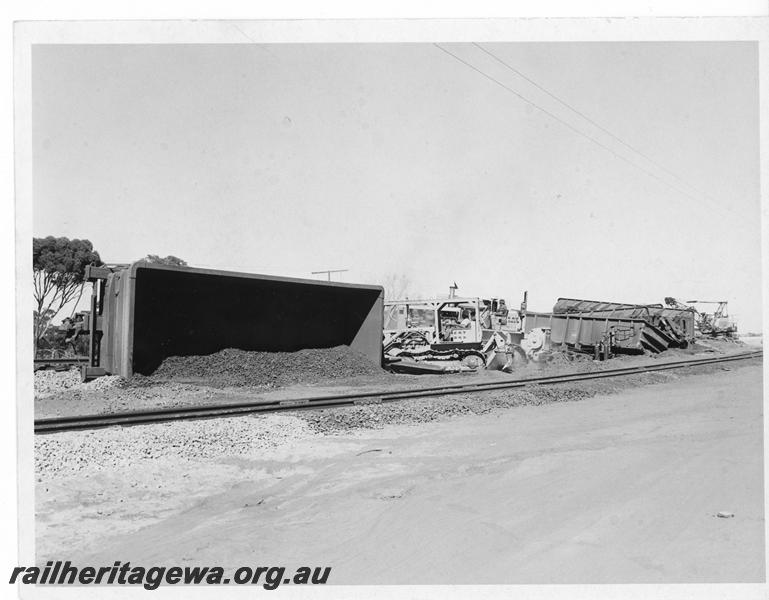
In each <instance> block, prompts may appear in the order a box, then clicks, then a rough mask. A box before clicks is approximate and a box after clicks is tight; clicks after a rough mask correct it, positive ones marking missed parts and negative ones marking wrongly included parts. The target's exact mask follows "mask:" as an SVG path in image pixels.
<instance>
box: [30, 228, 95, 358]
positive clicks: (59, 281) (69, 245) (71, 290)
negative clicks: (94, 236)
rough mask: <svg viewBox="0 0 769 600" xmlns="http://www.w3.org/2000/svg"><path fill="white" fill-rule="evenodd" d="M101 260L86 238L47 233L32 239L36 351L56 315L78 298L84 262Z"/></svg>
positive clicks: (81, 292) (83, 272) (81, 289)
mask: <svg viewBox="0 0 769 600" xmlns="http://www.w3.org/2000/svg"><path fill="white" fill-rule="evenodd" d="M102 264H103V263H102V261H101V259H100V258H99V253H98V252H96V251H95V250H94V249H93V244H91V242H90V241H88V240H78V239H73V240H70V239H69V238H66V237H59V238H57V237H53V236H50V235H49V236H48V237H45V238H34V239H33V240H32V270H33V273H34V285H35V290H34V298H35V306H36V309H35V311H34V335H35V351H37V349H38V346H39V344H40V340H41V339H42V338H43V336H44V335H45V333H46V331H47V330H48V328H49V327H50V325H51V322H52V321H53V319H54V318H55V317H56V315H57V314H59V312H60V311H61V310H62V309H63V308H64V306H66V305H67V304H68V303H69V302H71V301H72V300H75V299H77V300H80V297H81V296H82V295H83V288H84V287H85V268H86V266H88V265H96V266H99V265H102Z"/></svg>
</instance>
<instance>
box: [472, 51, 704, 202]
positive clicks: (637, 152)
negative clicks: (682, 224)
mask: <svg viewBox="0 0 769 600" xmlns="http://www.w3.org/2000/svg"><path fill="white" fill-rule="evenodd" d="M473 46H475V47H476V48H478V49H479V50H481V51H483V52H485V53H486V54H488V55H489V56H491V58H493V59H494V60H496V61H497V62H498V63H500V64H501V65H503V66H504V67H506V68H507V69H509V70H510V71H512V72H513V73H515V74H516V75H518V76H519V77H521V78H523V79H525V80H526V81H528V82H529V83H530V84H531V85H533V86H534V87H536V88H537V89H538V90H541V91H543V92H544V93H545V94H547V95H548V96H550V97H551V98H552V99H553V100H555V101H556V102H558V103H559V104H561V105H563V106H565V107H566V108H568V109H569V110H570V111H572V112H573V113H575V114H577V115H579V116H580V117H582V118H583V119H585V121H587V122H588V123H590V124H591V125H593V126H594V127H596V128H598V129H600V130H601V131H603V132H604V133H605V134H606V135H608V136H609V137H611V138H612V139H614V140H616V141H618V142H619V143H620V144H622V145H623V146H625V148H628V149H629V150H631V151H633V152H635V153H636V154H637V155H638V156H640V157H641V158H644V159H645V160H647V161H649V162H650V163H651V164H653V165H654V166H655V167H657V168H658V169H660V170H661V171H664V172H665V173H667V174H668V175H670V176H671V177H674V178H675V179H677V180H678V181H680V182H681V183H683V184H684V185H686V186H687V187H689V188H690V189H691V190H693V191H695V192H697V193H698V194H700V195H701V196H707V194H705V192H703V191H702V190H699V189H697V188H696V187H695V186H693V185H692V184H691V183H689V182H688V181H686V180H685V179H684V178H683V177H680V176H679V175H677V174H676V173H674V172H673V171H671V170H670V169H668V168H667V167H665V166H664V165H662V164H660V163H659V162H657V161H656V160H654V159H653V158H651V157H649V156H647V155H646V154H644V153H643V152H641V151H640V150H638V148H635V147H634V146H631V145H630V144H628V143H627V142H626V141H625V140H623V139H622V138H621V137H619V136H618V135H616V134H614V133H612V132H611V131H609V130H608V129H606V127H604V126H603V125H601V124H600V123H596V121H594V120H593V119H591V118H590V117H589V116H587V115H586V114H585V113H583V112H582V111H580V110H578V109H576V108H574V107H573V106H572V105H571V104H569V103H568V102H566V101H565V100H563V99H562V98H559V97H558V96H556V95H555V94H554V93H552V92H551V91H550V90H548V89H546V88H544V87H543V86H541V85H540V84H539V83H537V82H536V81H534V80H533V79H531V78H530V77H527V76H526V75H525V74H523V73H521V72H520V71H519V70H518V69H516V68H515V67H513V66H512V65H510V64H509V63H508V62H506V61H504V60H502V59H501V58H499V57H498V56H497V55H496V54H494V53H493V52H491V51H490V50H487V49H486V48H484V47H483V46H481V45H480V44H477V43H476V42H473ZM708 197H709V196H708ZM710 199H711V200H713V201H714V202H716V200H715V198H710Z"/></svg>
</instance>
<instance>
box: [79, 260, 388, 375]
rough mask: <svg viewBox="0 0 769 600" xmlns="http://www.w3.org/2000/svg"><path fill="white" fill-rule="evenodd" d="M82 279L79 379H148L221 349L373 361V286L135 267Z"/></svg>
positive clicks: (378, 342) (378, 356)
mask: <svg viewBox="0 0 769 600" xmlns="http://www.w3.org/2000/svg"><path fill="white" fill-rule="evenodd" d="M86 276H87V278H88V279H89V280H90V281H92V282H93V283H94V285H93V294H92V298H91V312H90V315H89V325H88V329H89V331H90V340H91V341H90V351H89V361H88V365H87V366H84V367H83V377H84V378H86V379H90V378H93V377H96V376H99V375H105V374H113V375H122V376H123V377H130V376H131V375H132V374H134V373H141V374H150V373H152V372H153V371H154V370H155V369H156V368H157V367H158V366H159V365H160V363H161V362H162V361H163V359H165V358H166V357H169V356H185V355H202V354H212V353H214V352H218V351H219V350H223V349H225V348H239V349H241V350H257V351H267V352H294V351H296V350H302V349H306V348H331V347H334V346H348V347H349V348H351V349H352V350H354V351H357V352H359V353H361V354H362V355H364V356H366V357H367V358H368V359H369V360H371V361H372V362H373V363H375V364H377V365H381V362H382V315H383V296H384V294H383V290H382V288H381V287H379V286H369V285H357V284H346V283H336V282H325V281H317V280H310V279H293V278H287V277H274V276H268V275H256V274H251V273H236V272H230V271H217V270H210V269H198V268H191V267H175V266H166V265H154V264H149V263H144V262H137V263H134V264H132V265H130V266H126V267H121V268H103V267H98V268H94V267H90V268H89V269H88V271H87V273H86Z"/></svg>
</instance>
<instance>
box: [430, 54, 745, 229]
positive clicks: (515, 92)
mask: <svg viewBox="0 0 769 600" xmlns="http://www.w3.org/2000/svg"><path fill="white" fill-rule="evenodd" d="M433 46H435V47H436V48H438V49H439V50H441V51H442V52H444V53H446V54H448V55H449V56H451V57H452V58H453V59H455V60H456V61H458V62H460V63H462V64H463V65H465V66H466V67H469V68H470V69H472V70H473V71H475V72H476V73H478V74H479V75H482V76H483V77H485V78H486V79H488V80H490V81H492V82H494V83H496V84H497V85H498V86H500V87H501V88H504V89H505V90H507V91H508V92H510V93H511V94H513V95H515V96H517V97H518V98H520V99H521V100H523V101H524V102H525V103H526V104H528V105H530V106H533V107H534V108H536V109H537V110H539V111H541V112H543V113H545V114H546V115H548V116H549V117H551V118H552V119H555V120H556V121H558V122H559V123H561V124H562V125H564V126H565V127H568V128H569V129H571V130H572V131H573V132H574V133H576V134H578V135H580V136H582V137H584V138H586V139H588V140H590V141H591V142H593V143H594V144H596V145H597V146H600V147H601V148H603V149H604V150H606V151H607V152H610V153H611V154H613V155H614V156H616V157H617V158H619V159H620V160H622V161H624V162H626V163H627V164H629V165H631V166H633V167H635V168H636V169H638V170H639V171H642V172H644V173H646V174H647V175H648V176H649V177H651V178H653V179H656V180H657V181H659V182H660V183H662V184H664V185H666V186H668V187H669V188H671V189H673V190H675V191H677V192H678V193H679V194H682V195H683V196H686V197H687V198H689V199H690V200H694V201H695V202H699V201H701V200H702V198H697V197H695V196H692V195H691V194H690V193H689V192H687V191H686V190H682V189H681V188H680V187H678V186H675V185H673V184H672V183H671V182H669V181H667V180H666V179H663V178H661V177H660V176H658V175H657V174H656V173H653V172H652V171H649V170H648V169H645V168H644V167H642V166H641V165H639V164H638V163H635V162H633V161H632V160H630V159H629V158H627V157H626V156H623V155H622V154H619V153H618V152H617V151H616V150H614V149H612V148H610V147H609V146H607V145H605V144H603V143H602V142H600V141H599V140H597V139H596V138H594V137H593V136H591V135H589V134H587V133H585V132H584V131H582V130H581V129H578V128H577V127H575V126H574V125H572V124H571V123H569V122H568V121H565V120H563V119H562V118H560V117H559V116H557V115H556V114H554V113H552V112H550V111H549V110H547V109H546V108H543V107H541V106H540V105H539V104H537V103H536V102H534V101H533V100H529V99H528V98H527V97H526V96H524V95H523V94H521V93H519V92H517V91H516V90H514V89H513V88H511V87H510V86H507V85H505V84H504V83H502V82H501V81H499V79H496V78H495V77H493V76H491V75H489V74H488V73H486V72H485V71H482V70H481V69H479V68H478V67H476V66H475V65H473V64H471V63H469V62H467V61H466V60H464V59H463V58H461V57H460V56H457V55H456V54H454V53H453V52H451V51H449V50H447V49H446V48H444V47H443V46H441V45H440V44H438V43H433ZM481 49H482V48H481ZM487 54H488V52H487ZM719 208H720V209H726V210H729V211H730V212H732V213H733V211H731V210H730V209H729V208H728V207H723V206H721V207H719ZM734 214H736V213H734Z"/></svg>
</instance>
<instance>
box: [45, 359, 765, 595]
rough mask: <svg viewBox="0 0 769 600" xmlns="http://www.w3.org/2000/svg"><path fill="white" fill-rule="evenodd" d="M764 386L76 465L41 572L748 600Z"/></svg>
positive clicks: (754, 562) (708, 388)
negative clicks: (231, 452) (662, 589)
mask: <svg viewBox="0 0 769 600" xmlns="http://www.w3.org/2000/svg"><path fill="white" fill-rule="evenodd" d="M761 375H762V374H761V368H760V367H759V366H756V365H752V366H741V367H737V366H731V367H730V370H728V371H726V370H724V371H718V372H716V373H710V374H705V375H697V376H690V377H685V378H682V379H680V380H677V381H671V382H668V383H661V384H656V385H648V386H644V387H640V388H637V389H633V390H629V391H624V392H622V393H619V394H614V395H608V396H597V397H593V398H589V399H585V400H581V401H578V402H571V403H566V404H549V405H544V406H523V407H517V408H512V409H507V410H502V411H498V412H494V413H490V414H487V415H482V416H478V415H469V416H458V417H454V418H451V419H448V420H443V421H439V422H433V423H423V424H419V425H388V426H385V427H383V428H382V429H378V430H357V431H352V432H348V433H343V434H340V435H334V436H322V435H314V434H310V433H307V432H301V431H300V433H299V434H297V435H296V436H288V437H287V438H286V441H285V443H283V444H281V445H278V446H276V447H273V448H265V449H264V450H261V451H260V452H259V453H258V454H257V455H255V456H249V457H247V458H244V457H242V456H240V457H233V456H229V457H228V456H222V457H217V458H208V459H205V460H196V461H189V460H188V461H184V460H181V459H179V458H174V457H173V456H171V457H168V456H165V457H160V458H156V459H152V457H150V458H149V459H146V458H145V459H143V460H137V461H136V464H133V465H127V466H125V467H123V468H121V469H119V470H114V471H89V470H88V468H87V466H86V468H84V469H83V470H82V471H80V472H79V473H78V474H77V475H72V476H67V477H60V478H52V479H47V478H41V479H40V480H39V482H38V484H37V494H36V503H37V506H36V512H37V548H38V563H41V562H43V561H45V560H49V559H66V560H72V561H76V562H78V563H81V564H85V563H88V564H92V563H93V564H105V565H109V564H112V562H113V561H115V560H122V561H127V560H130V561H132V562H133V563H134V564H144V565H147V564H167V565H169V564H179V565H191V564H206V563H208V564H215V565H216V564H218V565H223V566H227V567H237V566H240V565H252V566H253V565H280V564H285V565H287V566H289V567H292V566H297V565H298V564H305V565H312V566H316V565H318V566H319V565H324V566H326V565H328V566H332V567H333V572H332V575H331V578H330V580H329V583H359V584H377V583H380V584H382V583H403V584H406V583H599V582H617V583H637V582H761V581H764V578H765V574H764V516H763V466H762V461H763V449H762V427H763V426H762V384H761ZM341 410H344V409H341ZM243 418H244V419H254V418H258V419H262V420H264V419H271V418H277V419H283V421H275V426H280V427H288V421H287V419H291V417H286V416H280V417H279V416H277V415H276V416H274V417H273V416H267V417H265V416H262V417H243ZM260 422H261V423H265V421H260ZM267 423H269V421H267ZM94 435H98V433H95V434H94ZM718 511H728V512H731V513H734V517H733V518H719V517H717V516H716V513H717V512H718Z"/></svg>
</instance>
